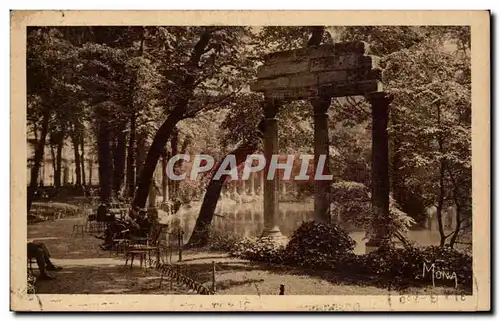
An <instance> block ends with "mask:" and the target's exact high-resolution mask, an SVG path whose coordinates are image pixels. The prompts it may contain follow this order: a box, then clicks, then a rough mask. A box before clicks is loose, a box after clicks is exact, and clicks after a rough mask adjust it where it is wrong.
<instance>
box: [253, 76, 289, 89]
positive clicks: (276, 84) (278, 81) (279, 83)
mask: <svg viewBox="0 0 500 321" xmlns="http://www.w3.org/2000/svg"><path fill="white" fill-rule="evenodd" d="M288 85H289V78H288V77H279V78H274V79H260V80H258V81H257V82H256V83H254V84H252V85H250V90H252V91H265V90H271V89H281V88H287V87H288Z"/></svg>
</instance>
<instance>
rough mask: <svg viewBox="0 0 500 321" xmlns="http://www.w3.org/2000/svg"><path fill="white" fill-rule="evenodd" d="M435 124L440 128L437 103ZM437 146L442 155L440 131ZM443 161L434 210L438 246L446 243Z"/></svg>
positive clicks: (441, 160)
mask: <svg viewBox="0 0 500 321" xmlns="http://www.w3.org/2000/svg"><path fill="white" fill-rule="evenodd" d="M437 126H438V128H439V129H441V108H440V107H439V104H438V106H437ZM438 147H439V154H440V156H443V152H444V147H443V137H442V134H441V132H439V133H438ZM445 165H446V164H445V161H444V159H443V158H441V159H440V160H439V199H438V206H437V211H436V216H437V219H438V228H439V236H440V241H439V246H444V245H445V243H446V238H447V237H448V236H446V235H445V234H444V228H443V205H444V192H445V190H444V175H445V169H446V166H445Z"/></svg>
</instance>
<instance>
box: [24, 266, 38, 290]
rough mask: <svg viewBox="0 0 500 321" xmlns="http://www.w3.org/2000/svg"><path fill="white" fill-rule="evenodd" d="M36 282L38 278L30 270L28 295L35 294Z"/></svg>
mask: <svg viewBox="0 0 500 321" xmlns="http://www.w3.org/2000/svg"><path fill="white" fill-rule="evenodd" d="M35 282H36V277H35V276H34V275H33V273H32V272H31V271H30V270H28V278H27V287H26V291H27V293H28V294H35Z"/></svg>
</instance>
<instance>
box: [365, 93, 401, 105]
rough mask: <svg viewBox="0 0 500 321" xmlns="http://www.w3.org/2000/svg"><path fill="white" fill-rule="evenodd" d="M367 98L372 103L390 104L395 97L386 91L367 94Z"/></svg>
mask: <svg viewBox="0 0 500 321" xmlns="http://www.w3.org/2000/svg"><path fill="white" fill-rule="evenodd" d="M365 99H366V100H367V101H368V102H369V103H370V104H372V105H382V104H384V105H387V106H388V105H389V104H390V103H391V102H392V100H393V99H394V97H393V96H392V95H391V94H388V93H386V92H377V93H371V94H366V95H365Z"/></svg>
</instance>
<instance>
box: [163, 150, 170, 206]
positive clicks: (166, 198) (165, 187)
mask: <svg viewBox="0 0 500 321" xmlns="http://www.w3.org/2000/svg"><path fill="white" fill-rule="evenodd" d="M167 163H168V151H167V149H166V148H165V151H164V153H163V155H162V158H161V195H162V196H163V203H167V202H168V201H169V200H170V196H169V195H168V194H169V190H168V175H167Z"/></svg>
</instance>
